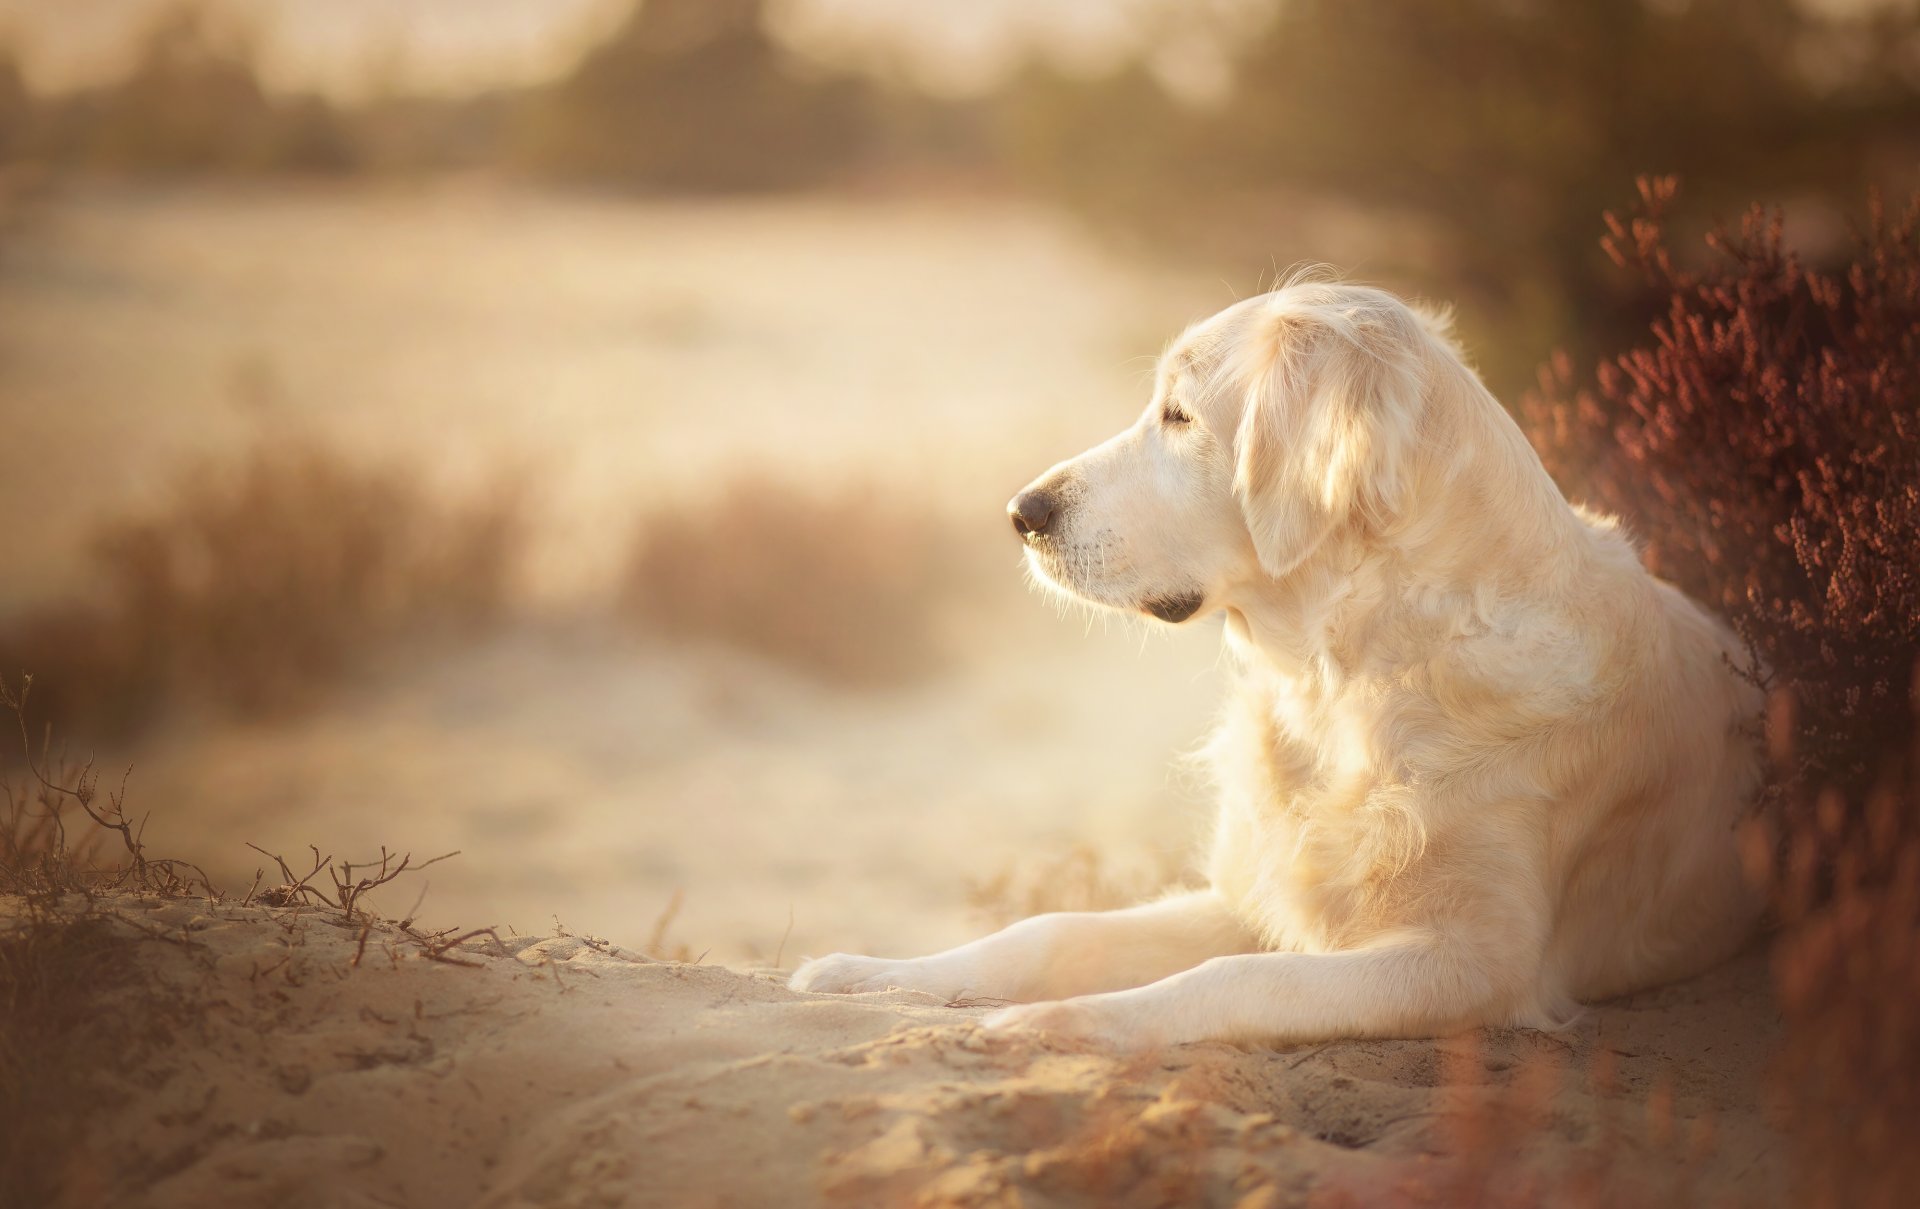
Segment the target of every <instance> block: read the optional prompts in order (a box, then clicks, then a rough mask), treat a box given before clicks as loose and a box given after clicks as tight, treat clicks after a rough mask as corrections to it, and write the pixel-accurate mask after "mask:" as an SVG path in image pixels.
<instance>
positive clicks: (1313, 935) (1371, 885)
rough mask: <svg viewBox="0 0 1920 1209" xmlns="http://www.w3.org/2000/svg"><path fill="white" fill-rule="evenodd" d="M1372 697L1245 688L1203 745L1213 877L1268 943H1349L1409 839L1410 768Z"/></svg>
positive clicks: (1414, 836)
mask: <svg viewBox="0 0 1920 1209" xmlns="http://www.w3.org/2000/svg"><path fill="white" fill-rule="evenodd" d="M1380 705H1381V702H1380V701H1378V700H1371V699H1368V694H1365V693H1364V692H1363V693H1359V694H1357V695H1356V696H1355V697H1352V698H1335V699H1327V700H1315V699H1313V698H1311V697H1307V696H1304V695H1301V696H1293V697H1289V696H1286V695H1284V689H1283V688H1268V689H1265V690H1264V691H1263V690H1261V689H1255V690H1254V691H1252V692H1248V693H1245V694H1244V695H1243V696H1242V697H1241V699H1240V700H1239V702H1238V705H1237V708H1236V709H1235V710H1234V711H1233V712H1231V713H1230V714H1229V715H1228V717H1227V718H1226V719H1225V721H1224V723H1223V726H1222V729H1221V731H1220V733H1219V734H1218V735H1217V736H1216V738H1215V742H1214V744H1213V747H1212V754H1213V758H1214V760H1215V763H1216V772H1217V774H1218V776H1219V780H1220V789H1221V800H1220V807H1219V810H1220V814H1219V821H1218V827H1217V830H1216V834H1215V842H1214V848H1213V852H1212V857H1211V860H1210V865H1209V870H1208V872H1209V876H1210V878H1211V880H1212V881H1213V883H1214V885H1215V886H1216V887H1217V888H1219V890H1220V891H1221V893H1223V894H1225V895H1226V896H1227V897H1228V898H1229V900H1231V901H1234V902H1235V903H1236V904H1238V906H1239V908H1240V910H1241V913H1242V915H1243V916H1244V917H1245V918H1246V919H1247V920H1248V922H1250V923H1252V924H1253V925H1254V926H1255V927H1257V928H1258V929H1259V930H1260V931H1262V932H1263V933H1264V934H1265V935H1266V936H1267V938H1268V940H1269V942H1270V943H1273V944H1275V945H1276V946H1280V947H1286V948H1294V949H1304V950H1309V951H1311V950H1318V949H1325V948H1332V947H1338V946H1339V945H1341V944H1344V943H1351V941H1352V940H1353V936H1354V933H1353V929H1354V928H1355V927H1356V926H1358V922H1359V920H1360V919H1361V917H1362V916H1364V915H1366V914H1368V913H1369V910H1370V908H1369V904H1373V903H1376V902H1377V900H1378V899H1379V896H1380V892H1381V889H1382V882H1383V880H1384V879H1385V878H1386V877H1387V876H1388V875H1389V871H1390V870H1399V869H1404V867H1405V866H1406V864H1407V863H1408V861H1409V860H1411V859H1412V857H1413V855H1414V854H1415V851H1416V850H1417V848H1418V841H1419V835H1418V832H1419V828H1418V825H1417V822H1416V820H1415V819H1414V817H1413V815H1412V813H1411V811H1410V810H1409V809H1407V807H1408V806H1409V805H1410V802H1411V794H1412V788H1411V784H1412V781H1413V780H1414V777H1415V773H1414V771H1413V769H1412V768H1411V767H1410V766H1409V765H1408V764H1407V763H1406V762H1405V761H1404V760H1403V759H1401V758H1399V753H1396V752H1395V751H1394V750H1393V749H1392V746H1391V744H1392V740H1393V735H1394V731H1395V729H1396V728H1395V724H1394V723H1395V720H1394V718H1393V716H1392V715H1391V713H1390V712H1385V711H1382V710H1381V709H1380V708H1379V707H1380Z"/></svg>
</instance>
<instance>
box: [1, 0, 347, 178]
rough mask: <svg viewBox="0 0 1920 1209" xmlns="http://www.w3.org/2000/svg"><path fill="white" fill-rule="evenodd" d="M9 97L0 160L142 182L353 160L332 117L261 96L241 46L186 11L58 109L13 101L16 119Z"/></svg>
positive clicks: (301, 103) (173, 11) (306, 103)
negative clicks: (110, 77) (21, 158)
mask: <svg viewBox="0 0 1920 1209" xmlns="http://www.w3.org/2000/svg"><path fill="white" fill-rule="evenodd" d="M3 74H4V68H0V75H3ZM8 92H9V90H8V87H7V85H6V83H5V82H4V80H0V153H3V154H11V155H22V154H32V155H36V156H38V157H40V158H43V159H45V160H47V161H49V162H53V163H60V164H66V165H70V166H71V165H78V166H88V167H95V168H105V169H108V170H110V171H115V172H129V171H130V172H142V173H150V172H164V173H179V172H207V171H234V170H242V171H262V170H291V171H304V172H315V171H317V172H333V171H340V170H344V169H347V168H350V167H352V166H354V164H355V162H356V160H357V158H358V156H357V152H356V149H355V141H354V138H353V136H352V133H351V132H350V130H349V129H348V126H347V123H346V122H345V121H344V120H343V118H342V116H341V114H340V113H339V111H338V110H336V109H335V108H334V106H332V105H331V104H330V103H328V102H326V101H324V100H322V99H321V98H319V97H314V96H295V97H275V96H272V95H269V94H268V92H267V91H266V89H265V88H264V87H262V85H261V83H260V79H259V76H258V73H257V72H256V71H255V70H254V67H253V61H252V53H251V47H250V46H249V44H248V42H247V39H246V38H244V37H243V36H240V35H239V34H237V33H235V32H234V31H233V30H232V29H230V28H227V29H223V28H216V26H215V25H214V23H212V22H210V21H209V20H208V19H207V16H206V14H205V12H204V11H203V10H202V9H201V8H200V7H198V6H197V5H195V4H191V3H189V4H182V5H179V6H176V7H172V8H168V9H165V10H163V11H162V12H161V13H160V14H159V15H158V16H157V17H156V19H155V20H154V21H153V23H152V24H151V25H150V26H149V27H148V28H147V32H146V34H145V35H144V36H143V38H142V39H141V40H140V41H139V43H138V46H137V50H136V54H135V57H134V63H133V66H132V68H131V69H130V70H129V71H128V73H127V75H126V76H125V77H123V78H121V79H119V80H117V81H115V82H113V83H111V84H108V85H104V86H101V87H97V88H93V89H89V90H85V91H82V92H78V93H75V94H72V95H70V96H65V97H35V96H33V95H32V94H30V93H27V92H25V91H21V92H20V93H19V95H18V98H17V112H16V109H15V108H14V106H15V100H13V99H10V98H9V96H8Z"/></svg>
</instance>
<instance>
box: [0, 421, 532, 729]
mask: <svg viewBox="0 0 1920 1209" xmlns="http://www.w3.org/2000/svg"><path fill="white" fill-rule="evenodd" d="M524 521H525V515H524V509H523V506H522V496H521V494H520V492H519V491H517V490H516V489H514V488H513V487H511V486H503V487H498V488H496V489H494V490H490V491H489V492H487V493H485V494H484V495H481V496H477V497H475V498H473V499H470V500H467V501H463V502H457V503H449V502H447V501H446V500H444V499H442V498H441V497H439V496H438V495H436V494H435V493H434V492H433V491H431V490H430V489H429V488H427V487H426V486H425V485H423V484H422V483H421V482H419V481H418V480H417V479H416V478H414V477H413V476H411V475H409V474H407V473H406V472H405V471H404V470H401V469H396V468H391V467H380V466H370V465H366V464H362V463H359V462H356V461H354V460H352V459H350V458H348V457H346V456H345V455H343V454H341V453H339V452H337V451H335V450H333V449H332V448H330V447H329V446H327V445H325V444H322V443H320V442H318V441H314V440H310V439H293V438H283V439H278V440H274V441H269V442H265V443H262V444H260V445H258V446H256V447H255V448H254V449H253V450H252V451H251V452H250V453H249V454H248V455H247V456H246V457H245V458H244V459H242V460H241V461H240V462H239V463H238V464H237V465H235V466H233V467H231V468H229V469H225V470H222V469H218V468H211V467H208V468H202V469H199V470H197V471H195V472H193V473H191V474H188V475H185V476H183V477H182V478H181V479H180V480H179V481H178V483H177V485H176V487H175V488H174V490H173V492H172V494H171V495H170V496H169V497H168V498H167V500H166V501H165V503H164V504H163V505H162V506H161V507H160V508H159V509H157V510H156V511H154V512H153V513H152V514H150V515H148V516H145V517H140V518H129V519H124V520H120V521H117V522H114V523H112V524H109V525H107V526H105V527H104V528H103V529H102V530H101V531H100V533H99V535H98V538H97V540H96V544H95V549H94V556H95V565H96V570H97V572H98V580H99V590H98V593H97V595H95V596H94V598H93V599H91V600H88V601H86V602H85V603H77V602H65V603H62V604H59V605H55V606H45V607H41V608H39V609H38V610H36V611H34V612H32V613H30V614H28V615H26V616H24V617H20V618H17V619H16V620H15V621H14V622H13V623H12V624H10V625H9V626H8V627H6V629H5V630H4V632H0V669H6V670H8V672H9V674H17V673H18V672H20V671H22V670H25V671H29V672H32V673H34V674H36V676H37V678H38V680H39V682H40V683H41V684H42V685H43V686H44V688H43V689H42V694H43V696H42V699H41V704H42V708H43V709H45V710H46V711H47V713H48V715H49V716H51V717H53V718H54V719H56V720H57V721H59V722H61V723H62V724H63V725H65V726H67V727H69V728H70V733H73V732H75V731H77V732H79V733H84V734H88V735H92V736H98V735H100V734H102V733H108V734H110V733H113V732H115V731H121V730H125V729H127V728H130V727H132V726H134V725H137V724H139V723H141V722H143V721H145V720H147V719H148V718H149V717H150V716H151V715H153V714H154V713H155V712H156V711H158V710H160V709H162V708H164V707H171V706H174V705H178V704H181V703H194V704H200V705H210V706H214V707H217V708H224V709H229V710H234V711H244V712H249V713H274V712H284V711H287V710H290V709H294V708H298V707H300V706H304V705H307V704H310V703H311V702H312V701H314V700H315V699H316V698H317V697H318V696H319V695H320V694H321V693H322V692H323V691H324V690H325V689H327V688H328V687H329V686H331V685H332V684H334V683H335V682H336V681H337V680H338V679H339V678H340V677H342V676H343V675H346V674H348V673H350V672H352V671H353V670H355V669H356V668H358V667H362V666H364V665H366V664H367V663H368V662H369V661H371V660H374V659H376V658H377V657H379V656H381V655H383V654H388V653H391V652H392V651H393V650H394V649H396V646H397V644H398V643H399V642H400V641H401V640H408V641H418V640H423V639H439V638H444V637H446V636H448V635H453V634H459V633H461V632H466V631H471V630H473V629H475V628H476V627H478V626H479V625H481V624H483V623H485V622H488V621H491V620H494V619H496V618H498V617H499V616H500V615H501V614H502V613H503V612H504V611H505V610H506V608H507V607H508V605H509V604H510V595H511V591H512V588H513V580H514V574H515V571H516V568H517V565H518V560H519V555H520V551H521V547H522V543H523V539H524V534H525V523H524Z"/></svg>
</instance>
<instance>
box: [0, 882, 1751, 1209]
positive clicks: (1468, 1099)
mask: <svg viewBox="0 0 1920 1209" xmlns="http://www.w3.org/2000/svg"><path fill="white" fill-rule="evenodd" d="M101 909H103V910H106V911H108V912H110V913H113V914H116V915H118V916H120V917H121V918H122V920H123V921H124V922H122V923H120V924H116V927H122V928H133V927H138V928H141V929H144V930H148V931H152V932H157V933H163V934H165V935H166V936H168V937H170V938H172V940H173V941H174V942H177V943H168V942H166V941H161V940H154V941H143V942H141V944H140V946H139V952H140V954H141V957H140V960H142V961H144V962H147V963H150V968H151V969H152V970H153V971H154V973H155V975H156V977H157V978H158V980H159V981H160V983H161V984H162V985H164V986H166V987H170V988H171V989H172V990H171V995H172V1002H173V1004H174V1006H173V1007H171V1008H168V1009H165V1010H162V1009H158V1008H156V1007H154V1006H153V1005H154V1003H155V1002H156V1000H155V998H154V996H153V993H152V991H151V990H149V991H146V992H142V993H141V994H140V996H139V998H137V999H136V998H130V996H133V995H134V994H135V992H133V991H130V990H125V989H123V990H121V991H118V992H115V993H114V995H113V996H110V997H109V998H107V999H106V1000H105V1001H104V1002H102V1003H100V1004H98V1005H96V1006H95V1009H94V1010H95V1011H96V1012H98V1013H103V1014H110V1013H115V1012H119V1013H136V1014H138V1013H144V1014H146V1015H147V1016H150V1017H158V1018H159V1019H160V1021H161V1022H162V1023H163V1024H164V1027H163V1028H160V1029H158V1030H155V1031H153V1035H154V1036H158V1037H160V1038H161V1040H159V1041H158V1042H154V1043H152V1044H150V1045H149V1046H147V1047H146V1048H144V1049H142V1048H135V1049H134V1050H131V1051H128V1052H125V1053H123V1054H120V1055H118V1056H117V1057H116V1062H117V1064H118V1067H119V1069H118V1073H117V1074H115V1075H114V1076H113V1077H112V1080H111V1086H112V1087H113V1088H114V1089H116V1091H117V1093H118V1094H117V1103H116V1104H115V1106H114V1107H113V1108H112V1109H111V1110H109V1111H104V1112H102V1113H100V1114H98V1116H97V1118H96V1119H95V1120H93V1121H92V1122H91V1123H90V1124H89V1126H88V1128H87V1129H86V1131H85V1136H86V1139H87V1147H88V1152H87V1154H86V1155H85V1156H83V1157H81V1158H80V1159H78V1160H77V1161H76V1162H75V1164H74V1165H73V1167H72V1169H71V1170H72V1172H73V1183H71V1184H70V1186H69V1190H70V1193H71V1196H70V1201H71V1203H74V1204H114V1205H147V1206H195V1207H199V1206H208V1205H220V1206H234V1207H236V1209H244V1207H247V1206H262V1207H265V1206H273V1207H275V1209H286V1207H289V1206H294V1207H298V1206H374V1205H382V1206H393V1205H417V1206H439V1205H468V1204H478V1205H485V1206H497V1207H506V1206H527V1205H553V1206H560V1205H567V1206H654V1205H660V1206H685V1205H699V1206H774V1205H778V1206H808V1205H861V1206H865V1205H923V1206H1016V1205H1017V1206H1109V1205H1142V1206H1145V1205H1161V1204H1181V1205H1188V1204H1193V1205H1197V1204H1209V1205H1215V1204H1217V1205H1238V1206H1245V1207H1248V1209H1255V1207H1266V1206H1279V1205H1299V1204H1314V1205H1340V1204H1358V1205H1380V1204H1389V1205H1391V1204H1409V1205H1413V1204H1481V1203H1495V1198H1497V1197H1509V1198H1513V1199H1509V1200H1507V1201H1505V1202H1503V1203H1544V1204H1565V1203H1570V1200H1569V1198H1570V1197H1571V1195H1572V1193H1573V1192H1574V1191H1576V1190H1578V1189H1580V1188H1583V1187H1585V1188H1589V1189H1591V1188H1592V1187H1595V1186H1601V1187H1605V1188H1607V1189H1611V1190H1612V1192H1613V1194H1614V1197H1615V1201H1616V1203H1624V1204H1648V1203H1658V1202H1659V1201H1660V1200H1661V1199H1665V1200H1666V1201H1667V1203H1674V1204H1699V1203H1708V1202H1712V1203H1731V1200H1732V1199H1734V1198H1737V1200H1738V1202H1739V1203H1743V1204H1767V1203H1775V1202H1777V1201H1778V1200H1780V1199H1781V1198H1782V1197H1783V1195H1784V1187H1783V1178H1784V1170H1783V1168H1784V1156H1783V1153H1782V1147H1781V1146H1780V1145H1779V1144H1778V1142H1777V1139H1776V1138H1775V1136H1774V1134H1773V1133H1772V1132H1771V1130H1770V1129H1769V1126H1768V1124H1767V1121H1766V1116H1765V1110H1764V1109H1763V1108H1762V1106H1761V1105H1762V1095H1761V1091H1760V1088H1761V1084H1762V1066H1763V1060H1764V1054H1765V1053H1766V1051H1767V1048H1768V1045H1769V1041H1770V1038H1771V1034H1772V1030H1773V1012H1772V1009H1771V1006H1770V1004H1769V1002H1768V998H1767V994H1766V990H1765V987H1766V975H1765V970H1764V966H1763V963H1762V962H1760V961H1759V960H1757V959H1755V958H1748V959H1745V960H1742V961H1738V962H1735V963H1734V964H1732V965H1730V966H1728V967H1725V968H1723V969H1721V970H1719V971H1717V972H1715V973H1712V974H1710V975H1708V976H1706V977H1704V978H1702V979H1699V980H1696V981H1695V982H1692V983H1688V984H1685V985H1682V986H1677V987H1672V988H1668V989H1665V990H1661V991H1656V992H1652V993H1646V994H1642V995H1639V996H1635V997H1633V998H1631V999H1628V1000H1625V1001H1621V1002H1617V1003H1612V1004H1608V1005H1605V1006H1602V1007H1600V1008H1597V1009H1595V1010H1593V1011H1592V1012H1590V1013H1589V1014H1587V1015H1586V1016H1585V1018H1584V1019H1582V1020H1581V1021H1580V1022H1579V1024H1578V1025H1577V1026H1576V1027H1575V1028H1573V1029H1572V1030H1570V1031H1568V1032H1566V1033H1563V1034H1557V1035H1548V1034H1542V1033H1537V1032H1530V1031H1518V1030H1501V1029H1494V1030H1486V1031H1484V1032H1481V1033H1478V1034H1473V1035H1469V1036H1467V1037H1463V1038H1455V1039H1452V1040H1449V1041H1445V1042H1429V1041H1372V1042H1336V1043H1333V1044H1328V1045H1321V1046H1315V1047H1304V1048H1300V1049H1296V1050H1293V1051H1280V1052H1276V1051H1271V1050H1266V1049H1260V1048H1237V1047H1233V1046H1228V1045H1218V1044H1208V1045H1194V1046H1185V1047H1179V1048H1176V1049H1172V1050H1168V1051H1165V1052H1160V1053H1154V1054H1119V1053H1112V1052H1102V1051H1099V1050H1094V1049H1088V1048H1082V1047H1076V1046H1072V1045H1068V1044H1064V1043H1055V1042H1053V1041H1050V1040H1049V1039H1047V1038H1045V1037H1040V1036H1032V1035H1020V1034H1002V1033H990V1032H987V1031H985V1030H984V1029H983V1028H982V1027H981V1024H980V1021H981V1018H982V1017H983V1016H984V1015H985V1013H986V1008H984V1007H979V1006H972V1007H969V1006H958V1007H955V1006H947V1005H942V1004H939V1003H936V1002H933V1001H931V1000H930V999H928V998H927V997H925V996H921V995H917V994H910V993H904V992H898V993H888V994H874V995H864V996H857V997H851V998H835V997H827V996H811V995H800V994H795V993H792V992H789V991H788V990H786V989H785V988H784V986H783V985H782V983H781V981H780V978H779V975H778V974H777V972H774V971H768V970H751V971H748V970H735V969H724V968H718V967H712V966H703V965H689V964H681V963H671V962H659V961H651V960H648V959H645V958H643V957H641V956H639V955H637V954H635V953H634V952H632V951H630V950H629V949H627V948H625V947H623V946H621V945H617V944H610V943H608V942H606V941H601V940H594V939H589V938H583V937H547V938H543V939H536V938H531V937H516V936H505V937H504V938H503V941H502V943H500V944H495V943H494V942H493V941H492V940H491V939H489V938H479V939H477V940H474V941H471V942H469V943H467V944H465V945H463V946H462V947H460V948H459V949H456V950H452V951H450V952H448V953H446V954H444V955H443V957H445V958H449V959H454V960H457V961H458V962H459V963H460V964H452V963H451V962H450V961H447V960H433V959H431V958H430V957H429V956H428V955H427V954H426V953H424V952H423V951H422V949H421V947H420V946H419V945H418V944H417V943H415V942H413V941H410V940H408V939H406V938H405V937H402V936H399V935H397V934H394V933H391V932H387V931H379V930H376V931H374V932H372V933H371V934H369V935H367V936H366V937H365V943H364V945H363V943H362V929H361V928H360V927H359V926H355V925H353V924H347V923H343V922H341V921H340V920H339V919H338V918H337V917H330V916H329V915H328V914H327V913H324V912H319V911H315V910H312V909H306V910H297V909H293V908H281V909H271V908H264V907H259V906H254V907H240V906H236V905H231V904H226V905H221V904H209V903H208V902H206V901H204V900H194V899H172V900H167V899H160V898H154V897H140V896H126V897H121V898H118V899H113V900H108V901H107V902H105V903H104V904H103V906H102V907H101ZM0 912H4V913H5V914H0V927H4V926H17V925H18V922H19V919H20V907H19V904H18V903H17V902H13V903H6V902H4V901H0ZM786 956H787V963H788V964H791V963H792V959H793V957H794V956H795V955H793V954H788V955H786Z"/></svg>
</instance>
